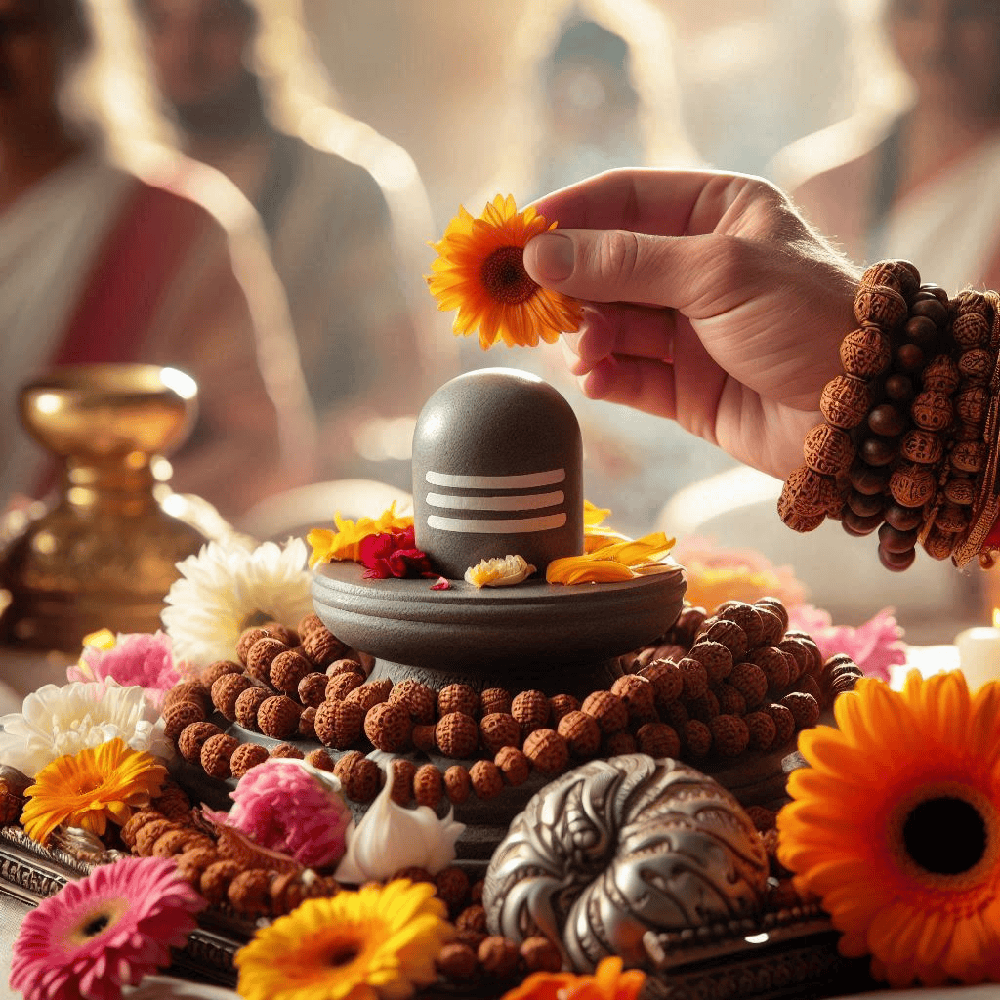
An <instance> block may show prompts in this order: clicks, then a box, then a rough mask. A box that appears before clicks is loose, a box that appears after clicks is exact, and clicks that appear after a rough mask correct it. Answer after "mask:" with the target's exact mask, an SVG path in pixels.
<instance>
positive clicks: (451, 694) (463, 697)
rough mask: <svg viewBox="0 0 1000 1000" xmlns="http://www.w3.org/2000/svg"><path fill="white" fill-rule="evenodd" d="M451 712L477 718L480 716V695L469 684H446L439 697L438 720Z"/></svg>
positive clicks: (439, 692)
mask: <svg viewBox="0 0 1000 1000" xmlns="http://www.w3.org/2000/svg"><path fill="white" fill-rule="evenodd" d="M451 712H462V713H464V714H465V715H470V716H472V717H473V718H476V717H477V716H478V715H479V695H478V694H477V693H476V691H475V690H474V689H473V688H471V687H470V686H469V685H468V684H446V685H445V686H444V687H443V688H441V690H440V691H438V695H437V714H438V718H443V717H444V716H445V715H448V714H449V713H451Z"/></svg>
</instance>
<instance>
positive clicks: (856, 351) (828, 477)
mask: <svg viewBox="0 0 1000 1000" xmlns="http://www.w3.org/2000/svg"><path fill="white" fill-rule="evenodd" d="M998 307H1000V299H998V297H997V296H996V295H995V294H993V293H989V292H987V293H980V292H973V291H965V292H962V293H961V294H959V295H958V296H956V297H955V298H954V299H952V300H949V298H948V296H947V294H946V293H945V292H944V291H943V290H942V289H941V288H938V287H937V286H935V285H929V284H920V275H919V272H918V271H917V269H916V268H915V267H914V266H913V265H912V264H911V263H909V262H908V261H882V262H880V263H878V264H875V265H873V266H872V267H870V268H868V270H866V271H865V272H864V274H863V275H862V277H861V282H860V285H859V288H858V292H857V295H856V298H855V303H854V313H855V319H856V320H857V322H858V323H859V324H860V325H859V327H858V329H856V330H854V331H852V332H851V333H849V334H848V335H847V336H846V337H845V338H844V341H843V343H842V344H841V349H840V358H841V362H842V364H843V366H844V374H843V375H838V376H836V377H835V378H833V379H831V380H830V382H828V383H827V385H826V386H825V387H824V389H823V392H822V393H821V396H820V411H821V413H822V414H823V417H824V419H825V423H823V424H819V425H817V426H816V427H814V428H813V429H812V430H811V431H810V432H809V434H808V435H807V436H806V439H805V442H804V445H803V455H804V459H805V462H804V464H803V465H802V466H800V467H799V468H798V469H796V470H795V471H794V472H793V473H792V474H791V475H790V476H789V477H788V479H787V480H786V482H785V485H784V488H783V489H782V492H781V497H780V498H779V501H778V513H779V515H780V516H781V518H782V520H783V521H784V522H785V523H786V524H788V525H789V527H791V528H793V529H795V530H797V531H811V530H813V529H814V528H816V527H818V526H819V525H820V524H821V523H822V522H823V521H824V520H825V519H826V518H827V517H831V518H836V519H838V520H840V521H841V522H842V524H843V527H844V529H845V531H847V532H848V533H849V534H852V535H867V534H869V533H871V532H873V531H876V530H877V531H878V535H879V549H878V551H879V558H880V560H881V561H882V563H883V565H885V566H886V567H887V568H889V569H892V570H902V569H906V568H907V567H908V566H910V565H911V564H912V563H913V561H914V558H915V556H916V546H917V544H921V545H923V547H924V549H925V550H926V551H927V553H928V554H929V555H931V556H932V557H933V558H935V559H947V558H952V559H953V560H954V561H955V562H956V563H958V564H959V565H962V564H964V563H965V562H968V561H969V559H971V558H973V557H974V556H976V555H979V554H985V551H986V549H987V548H989V547H990V546H992V547H993V548H998V547H1000V532H997V533H996V534H997V536H998V537H997V538H996V539H992V536H991V535H990V534H989V533H990V529H991V528H992V527H993V526H994V524H995V522H996V520H997V514H998V512H1000V504H998V502H997V499H996V496H995V490H994V485H995V482H996V465H997V456H996V438H997V426H998V422H1000V421H998V419H997V413H996V405H997V404H996V399H997V394H998V392H1000V384H998V377H997V351H998V347H1000V308H998ZM988 539H990V541H989V544H987V540H988Z"/></svg>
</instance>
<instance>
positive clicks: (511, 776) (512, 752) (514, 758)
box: [493, 720, 600, 788]
mask: <svg viewBox="0 0 1000 1000" xmlns="http://www.w3.org/2000/svg"><path fill="white" fill-rule="evenodd" d="M591 721H593V720H591ZM597 745H598V747H600V738H598V742H597ZM596 753H597V750H596V749H595V750H594V754H596ZM594 754H591V756H594ZM493 763H494V764H495V765H496V767H497V769H498V770H499V771H500V773H501V774H502V775H503V780H504V782H506V784H508V785H510V786H511V787H512V788H516V787H517V786H518V785H523V784H524V783H525V782H526V781H527V780H528V775H529V774H530V773H531V762H530V761H529V760H528V758H527V757H525V755H524V751H523V750H521V749H519V748H518V747H501V748H500V749H499V750H498V751H497V752H496V756H495V757H494V758H493Z"/></svg>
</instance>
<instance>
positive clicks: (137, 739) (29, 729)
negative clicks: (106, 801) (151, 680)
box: [0, 680, 173, 778]
mask: <svg viewBox="0 0 1000 1000" xmlns="http://www.w3.org/2000/svg"><path fill="white" fill-rule="evenodd" d="M0 726H2V728H3V732H0V763H2V764H7V765H8V766H10V767H14V768H17V770H19V771H21V772H23V773H24V774H26V775H28V776H29V777H32V778H33V777H34V776H35V775H36V774H37V773H38V772H39V771H40V770H41V769H42V768H43V767H45V766H46V765H47V764H51V763H52V761H54V760H55V759H56V758H57V757H61V756H63V755H64V754H75V753H78V752H79V751H80V750H83V749H84V748H85V747H96V746H100V745H101V744H102V743H106V742H107V741H108V740H112V739H115V738H116V737H117V738H119V739H121V740H122V741H123V742H124V743H125V744H127V745H128V746H130V747H131V748H132V749H133V750H145V751H148V752H149V753H151V754H154V755H155V756H157V757H162V758H164V759H168V760H169V759H170V757H172V756H173V748H172V747H171V745H170V742H169V741H168V740H167V739H166V737H165V735H164V732H163V720H162V719H161V718H160V716H159V713H158V712H157V710H156V709H155V708H154V707H153V705H152V704H151V703H150V702H148V701H147V700H146V697H145V692H144V691H143V689H142V688H141V687H120V686H119V685H117V684H115V682H114V681H111V680H107V681H103V682H93V683H83V682H81V681H74V682H73V683H72V684H66V685H64V686H63V687H57V686H56V685H54V684H46V685H45V686H44V687H41V688H39V689H38V690H37V691H34V692H32V693H31V694H29V695H28V696H27V697H26V698H25V699H24V702H23V704H22V706H21V712H20V713H15V714H12V715H5V716H3V717H2V718H0Z"/></svg>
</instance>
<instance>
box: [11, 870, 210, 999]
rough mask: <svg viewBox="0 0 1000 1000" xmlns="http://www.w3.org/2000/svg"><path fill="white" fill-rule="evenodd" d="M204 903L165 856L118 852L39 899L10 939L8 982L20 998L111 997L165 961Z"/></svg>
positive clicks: (189, 928) (191, 925) (135, 982)
mask: <svg viewBox="0 0 1000 1000" xmlns="http://www.w3.org/2000/svg"><path fill="white" fill-rule="evenodd" d="M204 905H205V900H204V899H202V898H201V897H200V896H199V895H198V894H197V893H196V892H195V891H194V890H193V889H192V888H191V887H190V886H189V885H188V884H187V883H186V882H185V881H184V880H183V879H182V878H181V877H180V876H179V875H178V874H177V865H176V862H175V861H174V859H173V858H122V859H121V860H120V861H115V862H114V863H113V864H110V865H100V866H99V867H97V868H95V869H94V871H93V872H91V874H90V875H88V876H87V877H86V878H84V879H81V880H80V881H78V882H69V883H67V884H66V885H65V886H64V887H63V888H62V889H61V890H60V891H59V892H58V893H56V895H55V896H50V897H49V898H48V899H43V900H42V902H41V903H39V904H38V907H37V908H36V909H34V910H32V912H31V913H29V914H28V915H27V916H26V917H25V918H24V921H23V923H22V924H21V933H20V935H19V936H18V939H17V941H16V942H15V943H14V961H13V965H12V971H11V976H10V985H11V988H12V989H15V990H19V991H20V992H21V993H23V994H24V997H25V1000H118V998H119V997H121V995H122V991H121V988H122V986H123V985H125V984H128V985H129V986H137V985H138V984H139V983H140V982H141V981H142V979H143V977H145V976H147V975H150V974H152V973H154V972H156V970H157V969H158V968H160V967H161V966H167V965H169V964H170V947H171V946H176V947H181V946H182V945H183V944H184V943H185V942H186V941H187V936H188V934H190V933H191V931H192V930H193V929H194V927H195V919H194V916H193V914H194V913H196V912H197V911H198V910H200V909H201V908H202V907H203V906H204Z"/></svg>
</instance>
